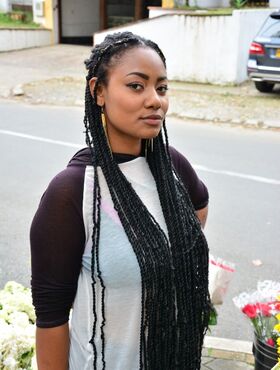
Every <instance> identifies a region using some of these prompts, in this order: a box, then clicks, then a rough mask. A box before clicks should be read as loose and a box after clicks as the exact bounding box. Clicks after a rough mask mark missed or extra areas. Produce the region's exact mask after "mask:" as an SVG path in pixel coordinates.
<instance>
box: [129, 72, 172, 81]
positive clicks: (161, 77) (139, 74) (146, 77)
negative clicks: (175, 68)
mask: <svg viewBox="0 0 280 370" xmlns="http://www.w3.org/2000/svg"><path fill="white" fill-rule="evenodd" d="M131 75H136V76H139V77H141V78H143V79H144V80H147V81H148V80H149V79H150V77H149V76H148V75H146V74H145V73H142V72H131V73H128V74H127V76H131ZM163 80H167V77H166V76H160V77H158V79H157V81H158V82H160V81H163Z"/></svg>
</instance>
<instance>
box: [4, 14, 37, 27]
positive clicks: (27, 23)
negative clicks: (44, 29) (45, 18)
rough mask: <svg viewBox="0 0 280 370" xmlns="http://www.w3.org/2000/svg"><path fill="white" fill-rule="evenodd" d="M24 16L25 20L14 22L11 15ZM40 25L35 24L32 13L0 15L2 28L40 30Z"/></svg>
mask: <svg viewBox="0 0 280 370" xmlns="http://www.w3.org/2000/svg"><path fill="white" fill-rule="evenodd" d="M12 14H13V15H19V16H21V15H22V14H24V16H25V18H24V20H13V19H12V18H11V15H12ZM38 27H40V25H39V24H37V23H34V22H33V18H32V13H31V12H19V11H13V12H12V13H0V28H38Z"/></svg>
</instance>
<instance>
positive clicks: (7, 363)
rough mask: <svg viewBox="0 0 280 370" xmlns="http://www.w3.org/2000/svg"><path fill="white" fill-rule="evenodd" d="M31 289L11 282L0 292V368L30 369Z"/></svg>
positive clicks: (32, 338) (32, 346) (32, 342)
mask: <svg viewBox="0 0 280 370" xmlns="http://www.w3.org/2000/svg"><path fill="white" fill-rule="evenodd" d="M34 322H35V312H34V308H33V306H32V298H31V292H30V289H28V288H25V287H23V286H22V285H21V284H18V283H16V282H8V283H7V284H6V285H5V288H4V289H3V290H1V291H0V370H30V369H31V362H32V359H33V357H34V352H35V325H34Z"/></svg>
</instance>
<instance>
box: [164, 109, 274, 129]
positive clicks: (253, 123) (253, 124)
mask: <svg viewBox="0 0 280 370" xmlns="http://www.w3.org/2000/svg"><path fill="white" fill-rule="evenodd" d="M168 116H170V117H176V118H179V119H183V120H192V121H200V122H205V123H211V124H213V123H214V124H225V125H232V126H240V127H245V128H256V129H280V119H279V121H275V120H266V121H260V120H257V119H252V118H251V119H248V120H239V119H235V118H234V119H229V120H227V121H225V120H222V119H220V118H219V117H212V116H211V117H207V116H203V115H201V116H198V115H189V114H183V113H180V114H178V113H176V112H175V111H173V112H172V113H170V114H168Z"/></svg>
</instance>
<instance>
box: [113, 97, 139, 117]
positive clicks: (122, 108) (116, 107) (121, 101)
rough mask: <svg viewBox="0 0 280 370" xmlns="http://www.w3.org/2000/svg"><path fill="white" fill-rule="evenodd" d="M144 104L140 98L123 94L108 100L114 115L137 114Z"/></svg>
mask: <svg viewBox="0 0 280 370" xmlns="http://www.w3.org/2000/svg"><path fill="white" fill-rule="evenodd" d="M142 106H143V102H142V101H140V99H136V97H132V96H129V97H127V96H122V95H121V94H118V95H116V96H115V97H113V98H112V99H111V101H110V102H108V107H109V110H110V111H111V113H112V114H114V115H126V114H133V113H134V114H135V113H136V114H137V113H139V110H140V109H141V107H142Z"/></svg>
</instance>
